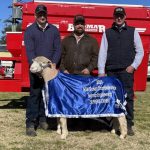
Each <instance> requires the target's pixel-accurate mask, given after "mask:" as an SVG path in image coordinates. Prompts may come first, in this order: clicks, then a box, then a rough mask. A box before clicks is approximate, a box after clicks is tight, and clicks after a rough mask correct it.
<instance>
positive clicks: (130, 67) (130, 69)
mask: <svg viewBox="0 0 150 150" xmlns="http://www.w3.org/2000/svg"><path fill="white" fill-rule="evenodd" d="M134 70H135V69H134V67H132V66H128V67H127V68H126V71H127V72H128V73H133V72H134Z"/></svg>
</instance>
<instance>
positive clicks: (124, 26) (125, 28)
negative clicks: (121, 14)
mask: <svg viewBox="0 0 150 150" xmlns="http://www.w3.org/2000/svg"><path fill="white" fill-rule="evenodd" d="M111 28H112V29H116V30H127V23H126V22H124V24H123V25H122V26H120V27H119V26H117V25H116V23H115V22H114V23H113V24H112V27H111Z"/></svg>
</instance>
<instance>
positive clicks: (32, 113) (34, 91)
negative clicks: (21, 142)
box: [26, 73, 46, 128]
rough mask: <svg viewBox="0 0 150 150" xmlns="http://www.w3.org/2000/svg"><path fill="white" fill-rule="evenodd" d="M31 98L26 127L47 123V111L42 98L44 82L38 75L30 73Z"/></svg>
mask: <svg viewBox="0 0 150 150" xmlns="http://www.w3.org/2000/svg"><path fill="white" fill-rule="evenodd" d="M29 75H30V96H29V98H28V100H27V108H26V127H27V128H28V127H33V126H36V125H38V122H39V121H41V122H42V121H46V117H45V109H44V103H43V98H42V92H41V90H42V88H43V85H44V80H43V79H42V78H39V77H38V76H37V75H36V74H33V73H30V74H29Z"/></svg>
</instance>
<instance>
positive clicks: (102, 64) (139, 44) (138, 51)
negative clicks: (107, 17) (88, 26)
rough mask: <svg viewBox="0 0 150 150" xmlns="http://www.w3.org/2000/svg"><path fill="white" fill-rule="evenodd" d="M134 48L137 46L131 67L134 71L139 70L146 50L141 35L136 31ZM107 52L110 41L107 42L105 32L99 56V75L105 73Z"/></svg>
mask: <svg viewBox="0 0 150 150" xmlns="http://www.w3.org/2000/svg"><path fill="white" fill-rule="evenodd" d="M134 46H135V52H136V54H135V58H134V61H133V63H132V64H131V66H132V67H134V69H137V68H138V66H139V65H140V64H141V61H142V59H143V56H144V50H143V45H142V42H141V38H140V35H139V33H138V32H137V31H136V30H135V31H134ZM107 50H108V41H107V37H106V33H105V32H104V33H103V36H102V40H101V45H100V50H99V56H98V73H99V74H104V73H105V65H106V60H107Z"/></svg>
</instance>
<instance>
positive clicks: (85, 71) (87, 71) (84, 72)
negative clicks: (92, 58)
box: [81, 68, 90, 75]
mask: <svg viewBox="0 0 150 150" xmlns="http://www.w3.org/2000/svg"><path fill="white" fill-rule="evenodd" d="M81 72H82V73H83V74H87V75H88V74H90V71H89V70H88V69H87V68H85V69H83V70H82V71H81Z"/></svg>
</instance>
